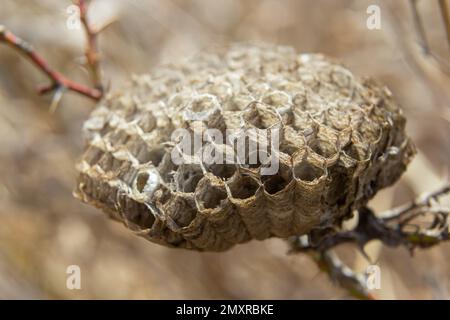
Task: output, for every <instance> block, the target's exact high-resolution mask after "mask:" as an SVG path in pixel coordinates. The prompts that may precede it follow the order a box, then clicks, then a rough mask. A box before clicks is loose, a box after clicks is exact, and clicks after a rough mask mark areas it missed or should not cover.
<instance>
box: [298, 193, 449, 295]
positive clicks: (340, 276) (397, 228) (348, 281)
mask: <svg viewBox="0 0 450 320" xmlns="http://www.w3.org/2000/svg"><path fill="white" fill-rule="evenodd" d="M447 194H450V185H445V186H443V187H442V188H440V189H438V190H436V191H434V192H432V193H430V194H426V195H423V196H421V197H419V198H418V199H417V200H415V201H413V202H412V203H409V204H406V205H403V206H401V207H398V208H394V209H392V210H389V211H388V212H385V213H382V214H381V215H379V216H376V215H375V214H374V212H373V211H372V210H370V209H369V208H362V209H360V210H359V221H358V225H357V226H356V228H355V229H353V230H350V231H336V230H333V229H330V228H326V229H317V230H314V231H313V232H311V233H310V234H309V235H308V236H307V239H306V240H305V238H302V237H295V238H294V239H292V240H291V247H292V250H293V251H294V252H304V253H307V254H308V255H310V256H312V257H313V259H314V260H315V261H316V263H318V265H319V268H320V269H321V270H323V271H325V272H327V273H328V274H329V275H330V277H331V278H332V279H333V280H335V281H337V282H338V283H339V284H340V285H341V286H342V287H343V288H345V289H347V290H348V291H349V292H350V293H351V294H352V295H353V296H357V297H360V298H361V297H362V298H370V297H371V296H367V292H368V291H367V288H365V283H364V282H363V281H362V280H361V279H362V278H361V275H358V274H356V273H355V272H353V271H352V270H350V269H349V268H347V267H345V266H344V265H343V264H342V263H341V262H339V260H337V257H334V258H333V257H332V256H329V252H330V250H332V249H333V248H335V247H336V246H338V245H340V244H342V243H355V244H356V245H358V247H359V249H360V250H361V252H362V253H363V254H364V256H365V257H366V258H367V259H369V258H368V256H367V255H366V254H365V252H364V246H365V245H366V244H367V243H368V242H369V241H371V240H375V239H377V240H380V241H381V242H382V243H383V244H384V245H387V246H389V247H397V246H400V245H403V246H405V247H406V248H408V249H409V250H410V252H411V253H412V252H413V250H414V249H415V248H429V247H432V246H434V245H437V244H439V243H441V242H443V241H448V240H450V235H449V221H448V216H449V215H450V208H446V207H443V206H441V205H440V204H439V198H440V197H442V196H444V195H447ZM427 215H428V216H431V217H432V220H431V222H429V223H428V225H426V226H421V225H419V224H418V223H417V224H414V223H413V221H414V220H415V219H416V218H419V217H426V216H427Z"/></svg>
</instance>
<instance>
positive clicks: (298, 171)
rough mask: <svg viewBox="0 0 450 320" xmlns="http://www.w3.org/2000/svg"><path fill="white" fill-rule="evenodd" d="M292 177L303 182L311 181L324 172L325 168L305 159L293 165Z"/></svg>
mask: <svg viewBox="0 0 450 320" xmlns="http://www.w3.org/2000/svg"><path fill="white" fill-rule="evenodd" d="M293 174H294V177H295V178H297V179H300V180H302V181H305V182H313V181H314V180H317V179H319V178H321V177H322V176H324V175H325V174H326V171H325V169H323V168H320V167H318V166H316V165H314V164H312V163H310V162H308V161H307V160H303V161H301V162H299V163H297V164H295V165H294V168H293Z"/></svg>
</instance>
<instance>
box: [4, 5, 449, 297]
mask: <svg viewBox="0 0 450 320" xmlns="http://www.w3.org/2000/svg"><path fill="white" fill-rule="evenodd" d="M372 4H375V5H377V6H379V8H380V14H381V16H380V18H381V20H380V22H381V25H380V27H381V28H380V29H374V30H370V29H369V28H368V27H367V24H366V22H367V19H368V18H369V16H370V14H368V13H367V8H368V6H369V5H372ZM70 5H71V2H70V1H69V0H67V1H66V0H63V1H62V0H39V1H37V0H35V1H32V0H0V24H4V25H5V26H6V27H7V28H8V29H10V30H12V31H13V32H14V33H16V34H17V35H19V36H21V37H22V38H24V39H26V40H27V41H29V42H30V43H32V44H33V45H34V47H35V48H36V50H37V51H38V52H40V53H41V54H42V55H43V56H44V57H45V58H46V59H48V61H49V62H50V64H51V65H52V66H54V68H56V69H57V70H59V71H61V72H63V73H64V74H66V75H68V76H69V77H70V78H72V79H74V80H78V81H80V82H82V83H86V84H90V80H89V76H88V73H87V72H86V70H85V69H83V67H82V66H81V63H82V57H83V52H84V45H85V39H84V33H83V30H82V29H77V28H76V27H73V25H72V24H71V20H70V19H71V17H72V14H73V12H72V11H71V9H70ZM417 7H418V10H419V12H420V14H421V17H422V19H423V24H424V28H425V30H426V37H427V40H428V43H429V46H430V48H431V51H432V52H433V57H441V58H443V60H445V59H447V61H448V58H449V56H450V55H449V52H450V51H449V47H448V46H447V42H446V34H445V28H444V24H443V22H442V19H441V12H440V11H439V4H438V0H429V1H423V0H422V1H417ZM89 18H90V20H91V22H92V23H94V24H97V25H101V24H102V23H103V22H106V21H108V20H109V19H111V18H117V21H116V22H115V23H114V24H113V25H111V26H110V27H109V28H108V29H106V30H105V31H104V32H103V33H102V34H101V35H100V38H99V44H100V51H101V52H102V68H103V71H104V79H105V82H106V83H107V85H108V87H110V88H117V87H120V86H121V85H122V84H123V83H124V81H126V80H127V79H129V77H130V76H131V75H132V74H140V73H146V72H148V71H150V70H151V69H152V67H153V66H154V65H156V64H159V63H164V62H168V61H172V60H177V59H180V58H182V57H184V56H186V55H190V54H193V53H195V52H197V51H199V50H202V48H205V47H208V46H211V45H217V44H225V43H228V42H232V41H252V40H260V41H265V42H270V43H276V44H283V45H290V46H293V47H295V48H296V49H297V50H298V51H301V52H322V53H325V54H327V55H330V56H333V57H335V58H337V59H338V60H340V61H342V62H343V63H344V64H345V65H346V66H347V67H349V68H350V70H352V71H353V72H354V73H355V74H357V75H360V76H371V77H374V78H376V79H378V80H379V81H381V82H384V83H385V84H386V85H387V86H388V87H389V88H390V89H391V91H392V92H393V93H394V95H395V96H396V97H397V99H398V101H399V102H400V104H401V105H402V106H403V108H404V111H405V115H406V117H407V119H408V123H407V131H408V133H409V134H410V135H411V136H412V137H413V140H414V141H415V142H416V144H417V147H418V155H417V156H416V158H415V160H414V161H413V163H412V164H411V166H410V167H409V169H408V171H407V173H406V174H405V175H404V176H403V177H402V179H401V181H400V182H398V183H397V184H396V185H395V186H394V187H391V188H389V189H386V190H383V191H382V192H380V193H379V194H378V195H377V197H376V198H375V199H374V200H373V201H372V202H371V206H372V207H373V208H374V209H376V210H377V211H381V210H385V209H388V208H390V207H392V206H393V205H398V204H401V203H404V202H406V201H409V200H411V199H413V198H414V197H415V196H416V195H418V194H420V193H422V192H424V191H431V190H433V189H436V188H438V187H439V186H441V185H442V184H443V183H444V182H445V180H446V179H447V177H448V172H449V169H450V158H449V156H450V78H449V77H448V75H446V70H445V64H444V63H441V64H438V63H437V61H438V60H439V59H441V58H439V59H438V58H436V59H435V58H433V57H431V56H428V57H426V56H424V55H423V54H422V53H421V51H420V47H419V46H418V42H417V41H418V37H417V32H415V29H414V28H415V27H414V21H413V14H412V11H411V6H410V2H409V1H406V0H402V1H395V2H394V1H388V0H385V1H374V0H372V1H356V0H353V1H352V0H339V1H335V0H333V1H331V0H330V1H325V0H321V1H306V0H304V1H299V0H245V1H244V0H217V1H207V0H183V1H182V0H164V1H162V0H120V1H119V0H116V1H114V0H93V1H92V4H91V6H90V9H89ZM447 71H448V69H447ZM46 81H48V80H47V79H46V78H45V76H43V75H42V74H41V73H40V72H39V71H37V70H36V69H35V68H34V67H33V66H32V65H31V64H30V63H29V62H27V61H26V60H25V59H24V58H23V57H21V56H19V55H18V54H17V52H16V51H14V50H12V49H11V48H8V47H7V46H0V298H12V299H16V298H31V299H34V298H41V299H53V298H64V299H80V298H93V299H113V298H124V299H135V298H146V299H147V298H148V299H246V298H248V299H304V298H307V299H342V298H348V295H347V293H346V292H345V291H343V290H341V289H339V288H337V287H335V286H333V284H332V283H331V282H330V281H329V279H328V277H327V276H326V275H325V274H322V273H320V272H319V270H318V268H317V267H316V265H315V264H314V263H313V262H312V261H311V260H310V258H309V257H307V256H303V255H288V254H287V250H288V248H287V245H286V244H285V243H284V241H282V240H279V239H272V240H267V241H263V242H258V241H253V242H250V243H248V244H244V245H239V246H236V247H235V248H233V249H232V250H230V251H227V252H225V253H198V252H189V251H183V250H176V249H169V248H165V247H162V246H158V245H156V244H152V243H150V242H147V241H145V240H143V239H141V238H138V237H137V236H135V235H133V234H132V233H131V232H129V231H128V230H127V229H126V228H125V227H124V226H122V225H121V224H119V223H117V222H113V221H110V220H108V219H107V218H106V217H105V216H104V215H103V214H102V213H101V212H100V211H98V210H96V209H94V208H91V207H89V206H87V205H84V204H82V203H80V202H79V201H78V200H76V199H74V198H73V197H72V190H73V188H74V187H75V179H76V171H75V168H74V166H75V163H76V161H77V160H78V158H79V157H80V155H81V152H82V149H83V138H82V135H81V126H82V123H83V121H84V120H86V119H87V117H88V115H89V113H90V111H91V110H92V109H93V108H94V106H95V105H94V103H93V102H92V101H90V100H89V99H86V98H84V97H81V96H77V95H75V94H71V93H67V94H65V95H64V96H63V98H62V101H61V103H60V105H59V108H58V109H57V110H56V112H54V113H51V112H49V106H50V104H51V96H45V97H41V96H38V95H37V94H36V91H35V86H36V85H37V84H41V83H46ZM339 251H340V253H341V254H342V257H343V258H344V260H345V262H346V263H348V264H349V265H350V266H351V267H353V268H355V269H356V270H359V271H364V270H365V268H366V267H367V265H368V264H369V262H368V261H366V260H365V259H364V258H363V257H362V256H361V255H360V254H359V253H358V252H357V250H355V248H354V247H352V246H343V247H342V248H340V250H339ZM367 251H368V253H369V255H370V257H371V258H372V259H373V261H375V262H376V263H377V264H378V265H379V266H380V269H381V289H379V290H375V291H374V292H373V294H374V295H375V296H377V297H378V298H383V299H433V298H434V299H436V298H437V299H449V298H450V244H449V243H446V244H443V245H441V246H439V247H436V248H432V249H430V250H427V251H416V252H415V255H414V257H411V256H410V255H409V253H408V252H407V250H406V249H404V248H397V249H389V248H385V247H382V246H381V245H380V244H379V243H377V242H372V243H370V244H369V245H368V248H367ZM69 265H79V266H80V268H81V279H82V280H81V287H82V289H81V290H68V289H67V288H66V277H67V274H66V268H67V267H68V266H69Z"/></svg>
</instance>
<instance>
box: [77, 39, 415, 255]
mask: <svg viewBox="0 0 450 320" xmlns="http://www.w3.org/2000/svg"><path fill="white" fill-rule="evenodd" d="M405 122H406V121H405V118H404V117H403V115H402V112H401V109H400V107H399V106H398V105H397V103H396V102H395V101H394V99H393V97H392V94H391V93H390V92H389V90H388V89H387V88H385V87H383V86H381V85H379V84H377V83H376V82H374V81H373V80H371V79H358V78H357V77H355V76H354V75H353V74H352V73H351V72H350V71H349V70H347V69H346V68H345V67H343V66H342V65H340V64H338V63H336V62H334V61H333V60H332V59H329V58H327V57H325V56H323V55H320V54H298V53H296V52H295V50H294V49H292V48H290V47H280V46H269V45H249V44H236V45H231V46H229V47H227V48H225V49H217V50H212V51H209V52H206V53H205V52H204V53H201V54H199V55H196V56H194V57H192V58H190V59H187V60H186V61H183V62H180V63H178V64H170V65H165V66H161V67H158V68H156V69H154V70H153V71H152V72H151V73H150V74H148V75H142V76H136V77H134V78H133V79H132V81H131V82H130V83H129V84H128V85H127V86H125V87H124V88H123V89H122V90H119V91H115V92H110V93H107V94H106V95H105V97H104V99H103V100H102V101H101V102H100V103H99V104H98V106H97V107H96V109H95V110H94V111H93V112H92V114H91V116H90V118H89V119H88V120H87V121H86V122H85V125H84V131H85V133H86V138H87V142H86V145H87V146H86V150H85V152H84V155H83V157H82V159H81V161H80V163H79V164H78V170H79V172H80V175H79V179H78V186H77V189H76V191H75V194H76V196H77V197H79V198H80V199H82V200H83V201H85V202H87V203H90V204H93V205H95V206H97V207H100V208H101V209H103V210H104V211H105V212H107V213H108V214H109V215H110V216H111V217H113V218H114V219H117V220H120V221H122V222H124V223H125V225H126V226H127V227H129V228H130V229H132V230H134V231H135V232H137V233H138V234H139V235H141V236H143V237H145V238H147V239H149V240H151V241H153V242H157V243H160V244H164V245H168V246H173V247H182V248H188V249H196V250H205V251H222V250H226V249H228V248H230V247H232V246H233V245H235V244H238V243H244V242H246V241H249V240H251V239H258V240H263V239H266V238H270V237H282V238H286V237H289V236H292V235H302V234H307V233H308V232H309V231H311V229H312V228H316V227H320V226H331V225H336V224H339V223H340V222H342V221H343V220H344V219H347V218H349V217H351V216H352V213H353V212H354V211H355V210H358V209H360V208H362V207H364V206H365V205H366V204H367V202H368V201H369V200H370V199H371V198H372V197H373V196H374V195H375V194H376V193H377V191H378V190H380V189H381V188H384V187H387V186H389V185H391V184H393V183H394V182H395V181H397V179H398V178H399V177H400V176H401V174H402V173H403V172H404V171H405V169H406V167H407V165H408V163H409V162H410V160H411V158H412V156H413V155H414V153H415V149H414V146H413V144H412V143H411V141H410V139H409V138H408V137H407V136H406V134H405ZM212 128H214V129H217V130H219V131H220V132H222V133H225V132H228V131H233V132H237V134H238V135H239V134H242V135H245V134H247V135H248V133H249V132H266V131H270V130H275V128H276V129H277V130H278V131H279V141H278V142H279V148H278V149H277V150H276V151H274V152H272V153H271V155H270V156H271V157H276V159H277V161H278V163H279V168H278V170H277V171H276V172H275V173H274V174H270V175H264V174H262V171H261V170H262V168H264V166H266V163H263V162H262V161H260V159H259V158H258V161H257V162H256V163H253V164H248V163H246V162H245V161H237V163H224V164H221V163H214V164H209V163H205V162H204V161H202V159H201V158H198V157H195V156H192V157H191V158H190V159H191V161H190V162H187V163H183V164H177V163H174V161H173V151H174V148H176V147H177V145H176V143H175V142H174V141H173V133H174V132H175V130H177V129H185V130H188V131H189V132H192V133H193V134H197V135H202V134H204V133H205V132H206V131H207V130H208V129H212ZM252 129H254V131H252ZM264 130H265V131H264ZM248 136H249V137H250V138H249V139H252V136H251V135H248ZM211 145H213V146H214V148H213V149H214V150H215V152H223V151H224V150H227V149H229V148H231V149H232V150H233V151H235V152H237V151H238V150H236V148H238V146H236V145H231V146H230V145H229V144H227V141H226V140H225V139H224V140H223V141H221V142H220V143H217V141H215V143H214V144H212V143H211V141H208V139H204V140H203V141H202V147H207V146H209V147H211Z"/></svg>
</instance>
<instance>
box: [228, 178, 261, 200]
mask: <svg viewBox="0 0 450 320" xmlns="http://www.w3.org/2000/svg"><path fill="white" fill-rule="evenodd" d="M228 186H229V188H230V191H231V195H232V197H233V198H235V199H248V198H251V197H253V196H254V195H255V194H256V192H257V191H258V189H259V183H258V182H257V181H256V180H255V179H254V178H252V177H250V176H240V177H236V179H233V180H232V181H231V182H230V183H228Z"/></svg>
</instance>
